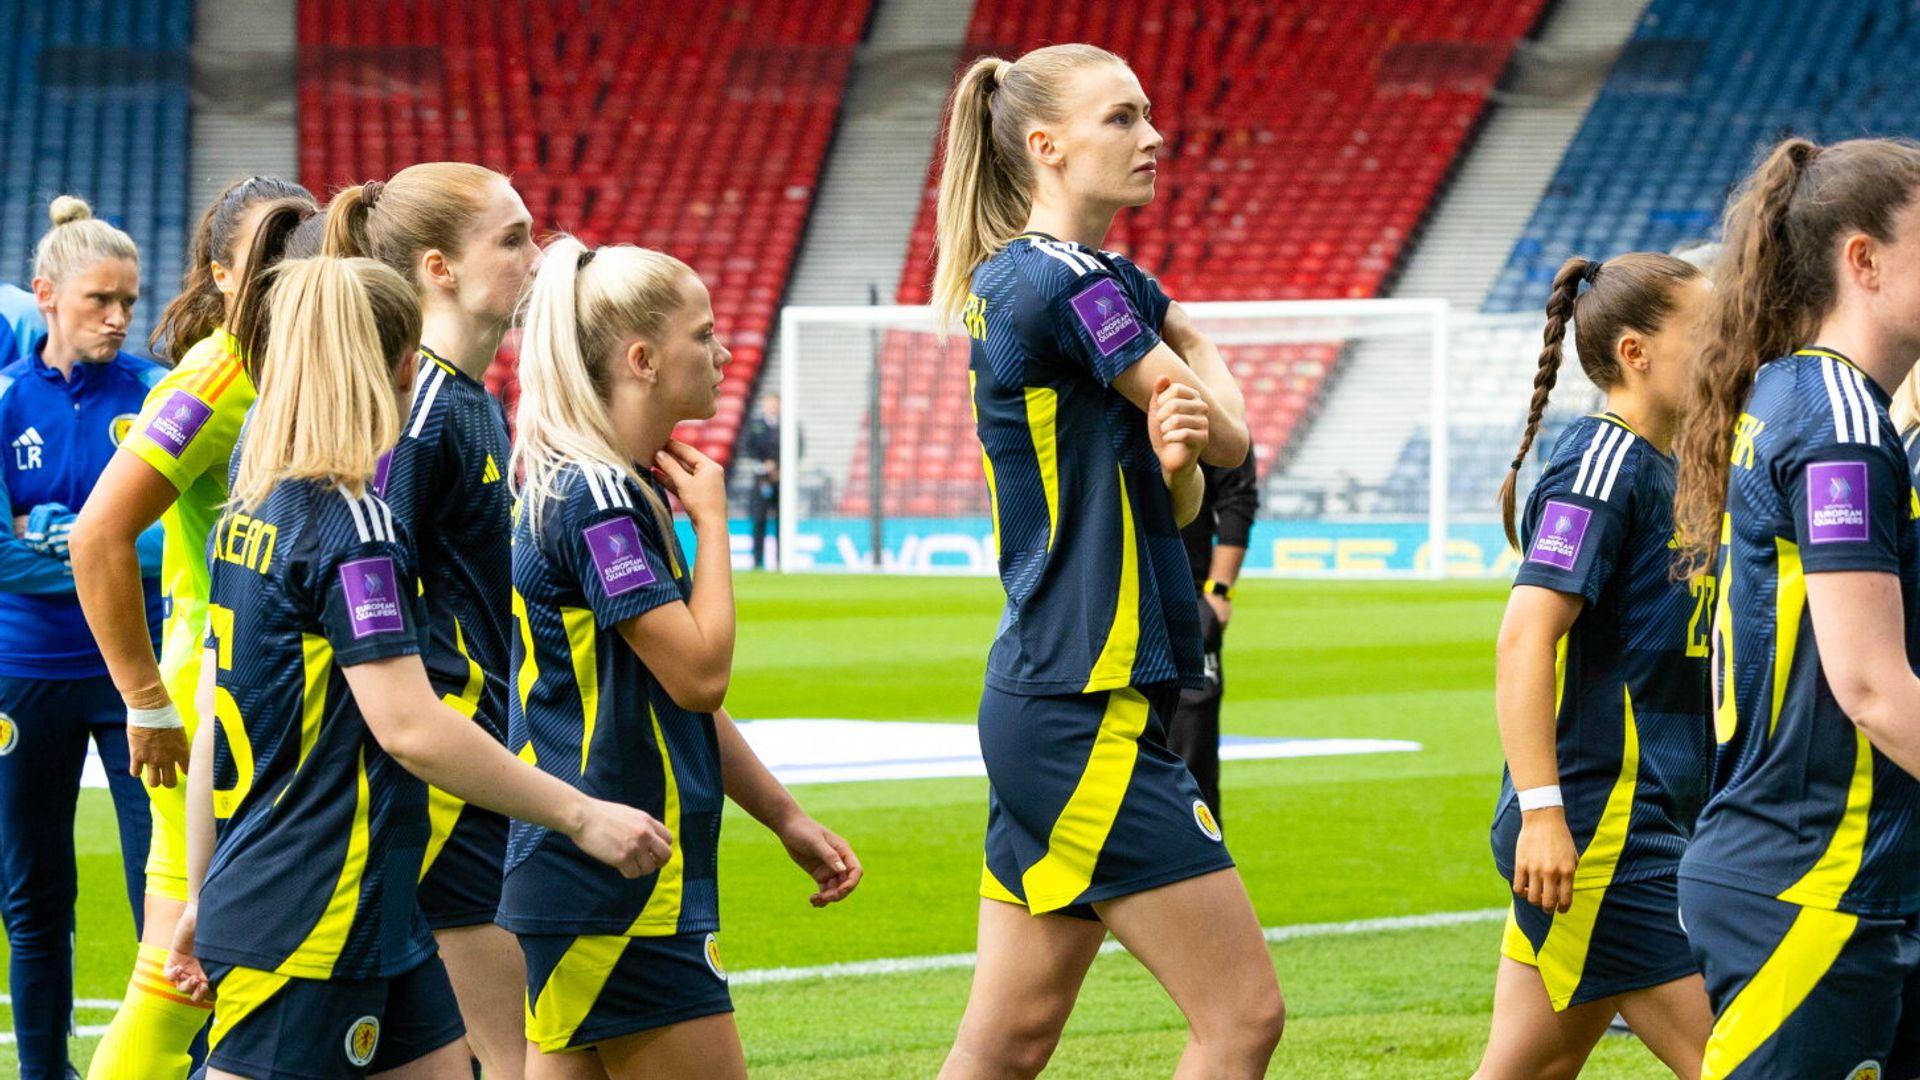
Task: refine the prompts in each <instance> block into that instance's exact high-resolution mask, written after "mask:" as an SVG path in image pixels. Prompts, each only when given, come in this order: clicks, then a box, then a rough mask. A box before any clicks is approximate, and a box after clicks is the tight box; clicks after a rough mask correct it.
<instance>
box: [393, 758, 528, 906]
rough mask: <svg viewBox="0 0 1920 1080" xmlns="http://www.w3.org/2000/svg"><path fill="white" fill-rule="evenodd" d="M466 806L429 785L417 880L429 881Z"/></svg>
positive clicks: (457, 797) (452, 796)
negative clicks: (423, 848) (424, 838)
mask: <svg viewBox="0 0 1920 1080" xmlns="http://www.w3.org/2000/svg"><path fill="white" fill-rule="evenodd" d="M527 748H528V749H529V750H531V749H532V748H533V744H532V743H528V744H527ZM529 764H531V762H529ZM466 806H467V804H466V803H465V802H464V801H463V800H462V799H461V798H460V796H458V795H453V794H449V793H448V792H445V791H441V790H440V789H439V788H437V787H434V786H433V785H431V784H429V785H427V851H426V854H424V855H422V856H421V857H420V877H419V878H418V879H417V880H419V881H425V880H427V871H429V870H432V869H433V861H434V860H435V859H438V858H439V857H440V852H441V851H443V850H445V848H446V846H447V841H448V840H450V839H452V838H453V829H454V826H456V825H458V824H460V811H462V810H464V809H466Z"/></svg>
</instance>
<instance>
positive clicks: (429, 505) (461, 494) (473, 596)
mask: <svg viewBox="0 0 1920 1080" xmlns="http://www.w3.org/2000/svg"><path fill="white" fill-rule="evenodd" d="M416 379H417V381H416V383H415V385H414V394H413V408H412V410H411V414H410V415H409V416H408V417H407V423H406V427H404V428H403V429H402V430H401V432H400V441H399V442H398V443H396V444H395V445H394V448H393V451H392V453H391V454H390V455H389V456H388V457H387V458H386V460H385V462H384V463H383V465H382V468H381V471H380V474H379V475H378V476H377V477H376V478H375V481H374V487H375V490H376V491H377V492H378V493H379V494H380V497H381V498H383V499H385V500H386V503H387V506H388V507H390V508H391V509H392V510H393V516H394V518H395V520H397V521H398V522H399V523H400V525H401V528H402V531H403V532H405V533H406V534H407V535H409V536H411V537H413V539H414V542H415V543H416V544H417V545H418V551H417V552H416V554H417V555H418V558H419V566H420V587H421V591H422V593H423V594H424V595H425V597H426V606H425V608H424V612H425V618H426V625H427V654H426V665H427V677H428V678H429V679H431V680H432V682H433V688H434V689H435V690H436V691H438V692H439V693H440V695H441V697H442V700H444V701H446V703H447V704H449V705H451V706H453V707H454V708H455V709H458V710H459V711H460V712H463V713H465V714H467V715H468V716H471V717H473V718H474V720H476V721H478V722H479V724H480V726H481V727H484V728H486V729H487V731H488V732H490V733H491V734H492V735H493V737H494V738H496V739H499V740H500V741H502V742H504V741H506V725H507V662H508V661H507V624H508V622H509V620H510V619H511V617H512V610H513V609H512V592H513V580H512V554H511V543H512V532H511V530H512V518H513V495H512V493H511V492H510V491H509V489H508V485H507V481H506V474H505V471H504V470H505V468H506V463H507V420H506V415H505V414H504V413H503V412H502V411H501V409H500V402H499V401H498V400H496V399H495V398H494V396H493V395H492V394H490V393H488V392H487V388H486V387H485V386H482V385H481V384H480V383H479V382H478V381H476V380H475V379H473V378H472V377H470V376H468V375H467V374H466V373H464V372H462V371H461V370H460V369H459V368H456V367H454V366H453V365H452V364H450V363H448V362H447V361H446V360H444V359H442V358H441V357H439V356H437V355H435V354H434V353H433V351H432V350H430V349H426V348H422V349H421V350H420V370H419V374H418V375H417V376H416Z"/></svg>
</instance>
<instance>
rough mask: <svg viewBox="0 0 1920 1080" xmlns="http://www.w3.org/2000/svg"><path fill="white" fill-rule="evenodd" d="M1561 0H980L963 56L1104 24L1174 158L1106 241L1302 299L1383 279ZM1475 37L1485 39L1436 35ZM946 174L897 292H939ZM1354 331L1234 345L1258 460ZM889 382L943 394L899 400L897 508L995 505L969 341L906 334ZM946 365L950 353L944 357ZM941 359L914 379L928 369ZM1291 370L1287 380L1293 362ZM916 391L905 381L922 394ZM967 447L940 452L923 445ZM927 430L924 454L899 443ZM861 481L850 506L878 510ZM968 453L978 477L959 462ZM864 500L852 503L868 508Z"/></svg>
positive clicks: (1187, 293)
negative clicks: (1547, 12)
mask: <svg viewBox="0 0 1920 1080" xmlns="http://www.w3.org/2000/svg"><path fill="white" fill-rule="evenodd" d="M1544 7H1545V0H1348V2H1346V3H1343V4H1340V5H1338V6H1332V5H1327V4H1325V3H1321V2H1314V0H1272V2H1269V3H1265V4H1260V5H1245V4H1235V3H1228V2H1224V0H1193V2H1180V3H1178V4H1176V5H1175V6H1174V7H1172V8H1171V9H1169V8H1168V7H1167V6H1166V5H1165V4H1164V3H1153V2H1149V0H1094V2H1093V3H1092V4H1073V5H1057V4H1030V3H1023V2H1021V0H979V2H978V3H977V4H975V6H974V11H973V21H972V23H971V24H970V26H969V27H968V31H967V40H968V41H969V42H974V43H992V44H991V46H988V45H984V44H976V45H975V46H973V47H972V48H970V49H969V50H968V57H967V59H968V60H969V61H970V60H971V59H972V56H974V55H978V54H981V53H984V52H989V51H990V52H994V53H997V54H1000V55H1005V56H1015V55H1018V54H1019V53H1022V52H1025V51H1026V50H1028V49H1032V48H1036V47H1038V46H1041V45H1045V44H1048V43H1051V42H1057V41H1095V42H1098V43H1100V44H1102V45H1104V46H1106V47H1107V48H1109V49H1112V50H1113V51H1115V52H1117V53H1119V54H1120V55H1122V56H1124V57H1126V58H1127V59H1128V60H1129V61H1130V62H1131V63H1132V65H1133V67H1134V69H1135V71H1136V72H1138V74H1139V76H1140V82H1141V84H1142V85H1143V86H1144V87H1145V88H1146V90H1147V92H1148V94H1149V96H1151V97H1152V98H1153V99H1154V122H1155V124H1156V125H1157V126H1158V127H1159V128H1160V130H1161V132H1162V134H1163V135H1165V137H1166V148H1165V150H1164V151H1163V154H1164V156H1165V158H1166V159H1167V166H1166V167H1165V168H1163V169H1162V171H1161V173H1160V181H1159V184H1160V191H1159V195H1158V197H1157V198H1156V199H1155V201H1154V203H1153V204H1152V205H1150V206H1148V207H1145V208H1143V209H1140V210H1135V211H1130V212H1128V213H1126V214H1123V215H1122V216H1121V218H1120V220H1119V221H1117V222H1116V223H1115V227H1114V229H1113V232H1112V233H1111V234H1110V236H1109V237H1108V246H1109V247H1112V248H1113V249H1115V250H1118V251H1120V252H1121V253H1123V254H1128V255H1130V256H1132V257H1135V258H1137V260H1138V261H1139V262H1140V263H1141V264H1142V265H1143V266H1144V267H1146V268H1147V269H1148V270H1149V271H1150V272H1152V273H1154V274H1156V275H1157V276H1159V278H1160V280H1161V281H1162V283H1163V284H1164V285H1165V286H1166V288H1167V291H1168V292H1169V293H1171V294H1172V295H1173V296H1174V297H1176V298H1179V299H1184V300H1274V299H1283V300H1305V299H1325V298H1331V297H1367V296H1376V295H1378V294H1379V292H1380V289H1381V287H1382V286H1383V284H1384V283H1385V282H1386V280H1387V276H1388V274H1389V273H1391V271H1392V270H1393V268H1394V266H1395V265H1396V264H1397V262H1398V260H1399V257H1400V254H1401V251H1402V248H1403V247H1404V245H1405V243H1406V239H1407V236H1408V234H1409V233H1410V232H1411V230H1412V229H1413V228H1414V227H1415V226H1416V225H1417V224H1418V223H1419V221H1420V219H1421V218H1422V217H1423V216H1424V215H1425V213H1426V212H1427V208H1428V206H1429V205H1430V204H1431V203H1432V202H1433V200H1434V198H1435V196H1436V195H1437V194H1438V192H1439V189H1440V185H1441V183H1442V181H1443V180H1444V179H1445V177H1446V175H1447V171H1448V169H1449V168H1451V167H1452V164H1453V161H1454V158H1455V157H1456V156H1457V155H1458V154H1459V153H1460V151H1461V149H1462V148H1463V146H1464V145H1465V142H1466V139H1467V136H1468V134H1469V133H1470V132H1471V131H1472V128H1473V125H1474V123H1475V121H1476V120H1477V119H1478V117H1479V115H1480V112H1481V110H1482V109H1483V108H1484V106H1485V103H1486V97H1487V94H1488V92H1489V91H1490V90H1491V89H1492V87H1493V86H1494V84H1495V83H1496V82H1497V81H1498V79H1499V76H1500V73H1501V71H1502V70H1503V69H1504V68H1505V67H1506V63H1507V58H1508V55H1509V54H1510V52H1511V51H1512V48H1513V44H1514V42H1515V41H1516V40H1517V39H1518V38H1520V37H1521V36H1522V35H1524V34H1525V33H1526V32H1527V31H1528V29H1529V28H1530V27H1531V26H1532V25H1533V23H1534V21H1535V20H1536V19H1538V18H1539V16H1540V12H1541V11H1542V9H1543V8H1544ZM1440 44H1445V45H1448V46H1459V45H1471V46H1478V47H1477V48H1458V47H1449V48H1433V47H1431V46H1435V45H1440ZM934 194H935V191H934V178H933V177H932V176H929V178H928V183H927V188H926V192H925V198H924V201H923V203H922V205H921V210H920V218H919V220H918V221H917V222H916V223H915V225H914V228H913V231H912V238H911V241H910V248H909V253H908V257H907V262H906V271H905V274H904V275H903V277H902V280H901V282H900V288H899V292H898V297H899V301H900V302H901V303H903V304H923V303H926V302H927V301H928V298H929V294H930V290H929V284H930V282H929V277H930V268H931V266H932V265H933V263H932V252H933V207H934ZM1340 349H1341V346H1340V345H1339V344H1337V343H1329V344H1320V345H1314V344H1302V345H1268V346H1239V347H1236V348H1233V349H1230V350H1229V351H1228V352H1229V356H1228V359H1229V362H1230V363H1231V364H1233V365H1234V366H1235V368H1236V369H1237V370H1239V371H1241V372H1242V377H1243V379H1244V380H1245V383H1246V387H1245V388H1246V391H1247V408H1248V414H1249V415H1248V419H1249V422H1250V424H1251V425H1252V427H1253V431H1254V438H1255V442H1256V444H1257V445H1258V446H1259V448H1260V450H1261V455H1260V461H1261V465H1262V467H1263V468H1265V467H1268V466H1270V465H1271V464H1272V463H1273V462H1274V461H1275V460H1277V459H1278V457H1279V456H1281V454H1282V453H1283V452H1284V450H1285V449H1286V446H1287V443H1288V441H1289V440H1290V439H1291V438H1292V437H1293V436H1294V435H1295V434H1296V433H1297V432H1298V430H1299V425H1300V424H1301V423H1302V422H1303V421H1304V420H1305V419H1306V418H1307V417H1308V416H1310V415H1311V413H1312V412H1313V403H1314V401H1315V400H1316V398H1317V394H1318V392H1319V390H1320V388H1321V386H1322V385H1324V383H1325V380H1326V379H1327V378H1328V376H1329V375H1331V374H1332V371H1333V368H1334V365H1335V363H1336V362H1337V360H1338V357H1339V354H1340ZM881 363H882V364H883V379H882V381H883V383H885V384H889V385H891V384H893V383H895V382H896V381H900V382H906V383H907V384H909V385H912V386H914V387H916V389H917V390H918V388H920V387H922V386H923V385H924V386H925V389H924V390H923V391H920V392H922V393H926V394H929V395H931V398H930V401H931V406H930V407H929V408H919V407H912V406H910V405H907V404H906V401H903V400H896V399H892V398H883V401H882V406H881V408H882V416H883V419H884V424H883V427H884V430H885V431H886V432H887V440H888V441H887V459H888V468H889V471H890V472H891V471H893V466H894V463H895V462H906V463H910V464H911V465H912V466H913V468H912V469H909V470H908V472H909V473H910V474H911V475H912V476H913V477H914V479H913V480H911V481H909V482H907V483H904V484H900V485H897V486H896V485H893V484H891V483H890V484H889V486H888V487H887V503H888V505H887V506H885V507H884V508H883V509H884V510H885V511H886V512H887V513H889V514H901V513H915V512H918V511H917V510H916V508H917V507H920V506H923V505H925V500H926V499H927V498H930V497H932V496H931V495H930V494H929V493H930V492H932V491H934V490H935V489H936V488H937V489H938V490H939V491H941V492H944V496H943V498H944V499H945V500H946V501H944V502H940V504H939V511H940V512H942V513H957V512H966V511H972V512H979V511H981V510H984V508H985V502H986V492H985V488H984V485H982V484H980V483H979V479H980V472H981V470H980V459H979V454H980V450H979V444H978V442H977V441H975V439H974V436H973V432H972V427H971V425H970V424H966V423H959V424H956V425H952V426H942V424H943V422H948V421H952V420H954V419H955V418H965V417H967V416H968V415H969V413H968V409H969V404H968V402H967V401H966V382H965V380H963V379H959V378H956V377H954V375H953V373H954V372H956V371H958V370H960V369H961V368H963V367H964V366H965V363H966V361H965V357H964V353H961V354H960V355H959V356H958V357H957V358H956V357H955V356H953V355H947V354H946V353H945V351H944V350H942V349H940V348H937V347H935V346H933V345H931V344H930V343H929V342H928V340H927V339H925V338H922V337H916V336H911V335H900V334H896V335H891V336H890V337H889V339H888V341H887V343H886V346H885V349H884V352H883V356H882V360H881ZM935 365H939V366H938V367H936V366H935ZM922 373H927V374H934V375H937V378H935V379H934V380H933V381H932V382H929V383H925V384H922V383H920V382H918V381H917V380H918V378H919V377H920V374H922ZM1283 373H1284V374H1285V377H1284V378H1281V377H1276V376H1278V375H1281V374H1283ZM908 400H910V399H908ZM937 443H945V444H947V445H951V446H954V447H956V448H958V449H961V450H964V452H963V453H956V454H953V455H951V456H947V457H942V456H938V455H931V454H929V453H927V452H926V451H927V448H928V447H930V446H932V445H934V444H937ZM906 447H920V448H921V450H920V451H919V453H918V454H916V455H912V456H909V455H908V454H907V453H906V452H905V450H904V448H906ZM854 456H855V459H856V472H857V473H858V474H859V478H858V479H856V480H854V481H853V482H851V483H850V484H849V486H848V493H847V495H846V496H845V497H844V498H843V500H842V507H841V508H842V509H843V510H846V511H848V512H858V513H864V512H865V509H866V489H865V479H864V477H865V473H864V461H865V457H866V448H865V443H864V439H863V440H862V444H861V447H860V448H859V449H858V450H857V451H856V453H855V455H854ZM948 462H954V463H957V464H956V466H955V467H956V468H960V469H964V470H966V471H967V475H966V476H965V477H964V479H965V480H966V481H967V482H968V483H970V484H972V485H974V486H972V487H967V486H964V485H955V484H954V483H953V481H955V480H958V479H960V478H959V477H954V476H951V475H949V474H947V473H946V472H944V471H943V470H944V469H945V468H946V467H947V463H948ZM856 504H857V507H858V508H857V509H856Z"/></svg>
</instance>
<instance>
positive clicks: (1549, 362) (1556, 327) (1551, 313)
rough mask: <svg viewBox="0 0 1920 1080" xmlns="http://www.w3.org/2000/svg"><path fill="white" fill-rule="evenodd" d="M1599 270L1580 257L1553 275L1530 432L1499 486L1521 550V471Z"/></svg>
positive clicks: (1505, 518) (1504, 521) (1510, 531)
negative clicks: (1517, 519)
mask: <svg viewBox="0 0 1920 1080" xmlns="http://www.w3.org/2000/svg"><path fill="white" fill-rule="evenodd" d="M1599 269H1600V264H1599V263H1598V262H1597V261H1595V260H1593V259H1583V258H1581V257H1580V256H1578V255H1575V256H1574V257H1573V258H1571V259H1568V260H1567V261H1566V262H1564V263H1561V264H1560V272H1559V273H1557V274H1555V275H1553V292H1551V293H1549V294H1548V296H1547V326H1546V329H1545V331H1543V332H1542V334H1541V339H1542V344H1541V347H1540V366H1539V368H1538V369H1537V370H1535V372H1534V374H1533V400H1532V401H1531V402H1529V403H1528V405H1527V430H1526V432H1525V433H1524V434H1522V435H1521V436H1520V449H1519V450H1517V451H1515V452H1514V455H1513V464H1512V465H1510V466H1508V468H1507V478H1506V479H1505V480H1504V481H1502V482H1501V484H1500V524H1501V525H1502V526H1504V527H1505V528H1506V530H1507V543H1509V544H1511V545H1513V548H1514V550H1515V551H1518V550H1519V549H1520V533H1519V531H1518V530H1517V529H1515V527H1514V521H1513V515H1514V505H1513V504H1514V496H1515V493H1516V492H1517V490H1518V489H1519V486H1520V468H1521V466H1523V465H1525V464H1526V463H1527V455H1528V454H1529V453H1531V452H1532V451H1533V440H1534V438H1535V437H1536V436H1538V435H1539V434H1540V420H1541V418H1542V417H1544V416H1546V414H1547V399H1548V397H1549V396H1551V395H1552V394H1553V387H1554V384H1555V383H1557V382H1559V381H1560V361H1561V360H1562V359H1563V358H1564V357H1565V348H1564V346H1565V344H1566V340H1567V324H1568V323H1570V322H1572V321H1573V308H1574V301H1576V300H1578V299H1579V296H1580V283H1581V282H1583V281H1587V280H1589V279H1590V278H1591V277H1592V276H1593V274H1594V273H1595V272H1596V271H1598V270H1599Z"/></svg>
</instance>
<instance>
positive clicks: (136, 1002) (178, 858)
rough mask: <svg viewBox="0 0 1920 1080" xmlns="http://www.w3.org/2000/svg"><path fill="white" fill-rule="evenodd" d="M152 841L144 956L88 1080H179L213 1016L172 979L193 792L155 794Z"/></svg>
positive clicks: (154, 790) (151, 795)
mask: <svg viewBox="0 0 1920 1080" xmlns="http://www.w3.org/2000/svg"><path fill="white" fill-rule="evenodd" d="M146 794H147V799H148V801H149V805H150V812H151V815H152V817H151V820H152V830H153V831H152V840H151V845H150V850H149V853H148V856H147V883H146V890H147V892H146V896H145V897H144V898H143V901H142V909H143V912H144V914H143V917H142V921H141V930H140V949H139V952H138V953H137V954H136V956H135V958H134V965H133V974H132V976H131V977H130V978H129V979H128V980H127V993H126V997H125V998H124V999H123V1000H122V1001H121V1003H120V1010H119V1011H118V1012H116V1013H115V1014H114V1016H113V1022H112V1023H111V1024H109V1025H108V1027H107V1033H106V1035H104V1036H102V1038H101V1040H100V1045H99V1046H98V1047H97V1048H95V1050H94V1052H93V1062H92V1064H90V1065H89V1066H88V1067H87V1080H178V1078H183V1077H185V1076H186V1075H187V1073H188V1071H189V1070H190V1069H191V1068H192V1067H193V1061H194V1057H195V1053H194V1051H195V1047H196V1045H197V1044H198V1040H199V1038H200V1035H201V1032H202V1030H203V1029H204V1028H205V1027H206V1024H207V1020H208V1018H209V1017H210V1016H211V1014H212V1012H213V1006H212V1005H211V1004H208V1003H203V1002H196V1001H194V1000H192V999H191V998H187V997H184V996H182V995H181V994H180V993H178V992H177V991H176V990H175V989H174V987H173V984H172V983H171V982H169V981H168V980H167V977H166V963H167V953H168V951H169V949H170V948H171V946H172V944H173V931H174V927H175V926H176V925H177V924H178V923H179V921H180V913H181V912H182V911H184V910H185V909H186V903H185V901H186V794H185V786H184V785H181V786H176V787H172V788H147V789H146Z"/></svg>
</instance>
